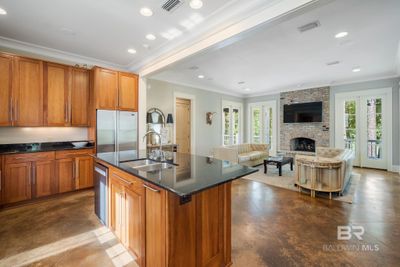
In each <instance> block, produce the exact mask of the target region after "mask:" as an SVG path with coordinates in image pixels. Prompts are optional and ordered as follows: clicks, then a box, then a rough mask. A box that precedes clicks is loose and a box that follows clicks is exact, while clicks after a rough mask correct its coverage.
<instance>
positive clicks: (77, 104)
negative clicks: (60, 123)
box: [69, 68, 90, 126]
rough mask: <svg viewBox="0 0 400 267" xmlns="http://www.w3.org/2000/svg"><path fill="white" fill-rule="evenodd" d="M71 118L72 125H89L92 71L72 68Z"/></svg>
mask: <svg viewBox="0 0 400 267" xmlns="http://www.w3.org/2000/svg"><path fill="white" fill-rule="evenodd" d="M71 77H72V78H71V102H70V103H71V104H70V107H69V108H70V112H69V120H70V123H71V125H72V126H88V125H89V99H90V95H89V92H90V72H89V71H88V70H85V69H78V68H72V71H71Z"/></svg>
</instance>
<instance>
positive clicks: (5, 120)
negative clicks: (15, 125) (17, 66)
mask: <svg viewBox="0 0 400 267" xmlns="http://www.w3.org/2000/svg"><path fill="white" fill-rule="evenodd" d="M11 90H12V56H9V55H6V54H0V126H11V125H12V120H13V117H12V101H11V98H12V95H11Z"/></svg>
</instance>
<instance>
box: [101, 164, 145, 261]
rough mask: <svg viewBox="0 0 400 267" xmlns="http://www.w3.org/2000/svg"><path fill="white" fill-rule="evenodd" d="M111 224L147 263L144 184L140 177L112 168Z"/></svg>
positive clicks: (119, 236) (123, 242)
mask: <svg viewBox="0 0 400 267" xmlns="http://www.w3.org/2000/svg"><path fill="white" fill-rule="evenodd" d="M109 177H110V178H109V194H110V195H109V199H110V215H111V216H110V227H111V229H112V230H113V231H114V233H115V235H116V236H117V237H118V238H119V240H120V241H121V243H122V244H124V246H125V247H126V248H128V249H129V251H130V252H131V253H132V254H134V256H135V260H136V263H137V264H138V265H139V266H145V262H144V260H145V259H144V249H145V222H144V212H145V210H144V208H145V207H144V187H143V185H142V182H141V181H139V179H132V177H130V176H128V175H125V174H124V173H122V172H119V171H116V170H113V169H111V170H110V176H109Z"/></svg>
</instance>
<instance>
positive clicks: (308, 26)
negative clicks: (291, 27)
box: [297, 20, 321, 32]
mask: <svg viewBox="0 0 400 267" xmlns="http://www.w3.org/2000/svg"><path fill="white" fill-rule="evenodd" d="M319 26H321V23H320V22H319V21H318V20H316V21H313V22H310V23H307V24H306V25H303V26H300V27H298V28H297V29H298V30H299V31H300V32H306V31H309V30H312V29H315V28H318V27H319Z"/></svg>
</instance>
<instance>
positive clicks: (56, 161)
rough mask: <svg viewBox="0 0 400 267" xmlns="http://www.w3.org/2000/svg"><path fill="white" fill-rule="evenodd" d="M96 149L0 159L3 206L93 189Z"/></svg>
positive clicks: (0, 201) (12, 156)
mask: <svg viewBox="0 0 400 267" xmlns="http://www.w3.org/2000/svg"><path fill="white" fill-rule="evenodd" d="M91 153H93V150H92V149H83V150H63V151H57V152H37V153H22V154H9V155H5V156H2V157H0V167H1V168H0V178H1V179H0V193H1V194H0V204H1V205H7V204H13V203H17V202H21V201H28V200H30V199H35V198H41V197H46V196H51V195H55V194H57V193H64V192H70V191H74V190H77V189H84V188H90V187H93V158H92V157H91V156H89V154H91Z"/></svg>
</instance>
